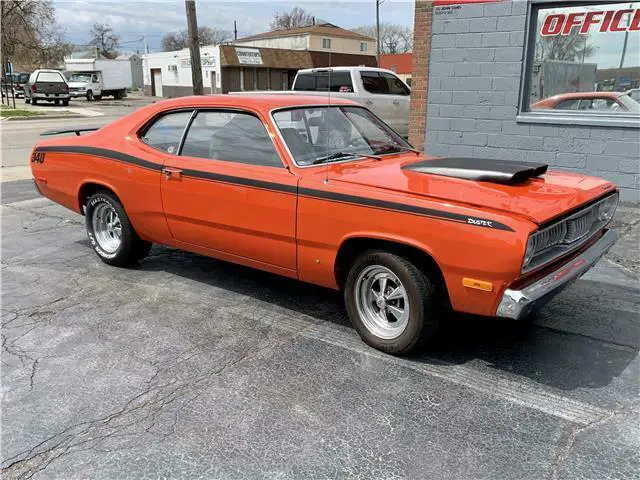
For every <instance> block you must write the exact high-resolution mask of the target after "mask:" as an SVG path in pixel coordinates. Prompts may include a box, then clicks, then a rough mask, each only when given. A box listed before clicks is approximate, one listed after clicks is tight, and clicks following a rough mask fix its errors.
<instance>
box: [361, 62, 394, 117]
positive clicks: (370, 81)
mask: <svg viewBox="0 0 640 480" xmlns="http://www.w3.org/2000/svg"><path fill="white" fill-rule="evenodd" d="M359 73H360V80H361V83H362V88H361V89H360V90H361V93H360V96H361V103H362V104H363V105H364V106H365V107H367V108H368V109H369V110H371V111H372V112H373V113H375V114H376V115H377V116H378V117H380V118H381V119H382V120H384V122H385V123H387V124H388V125H389V126H390V127H391V128H394V129H395V125H396V123H397V122H396V119H395V109H394V105H393V98H391V96H390V95H389V86H388V83H387V81H386V79H385V78H383V77H382V76H381V75H380V72H378V71H376V70H361V71H360V72H359Z"/></svg>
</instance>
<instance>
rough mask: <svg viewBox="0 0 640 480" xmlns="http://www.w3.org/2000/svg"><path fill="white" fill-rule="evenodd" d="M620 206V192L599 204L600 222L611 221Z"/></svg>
mask: <svg viewBox="0 0 640 480" xmlns="http://www.w3.org/2000/svg"><path fill="white" fill-rule="evenodd" d="M617 207H618V194H617V193H616V194H615V195H611V196H610V197H609V198H607V199H606V200H604V201H603V202H601V203H600V205H598V220H599V221H600V222H609V221H610V220H611V219H612V218H613V215H614V214H615V213H616V208H617Z"/></svg>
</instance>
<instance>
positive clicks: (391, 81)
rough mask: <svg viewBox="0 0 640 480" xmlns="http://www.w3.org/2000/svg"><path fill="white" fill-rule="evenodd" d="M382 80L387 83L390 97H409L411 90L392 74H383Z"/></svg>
mask: <svg viewBox="0 0 640 480" xmlns="http://www.w3.org/2000/svg"><path fill="white" fill-rule="evenodd" d="M380 75H381V76H382V78H384V79H385V80H386V81H387V85H388V88H389V94H390V95H409V90H408V89H407V87H406V85H405V84H404V83H402V81H401V80H400V79H399V78H398V77H396V76H395V75H391V74H390V73H381V74H380Z"/></svg>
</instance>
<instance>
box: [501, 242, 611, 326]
mask: <svg viewBox="0 0 640 480" xmlns="http://www.w3.org/2000/svg"><path fill="white" fill-rule="evenodd" d="M617 240H618V232H617V231H616V230H607V231H606V232H605V234H604V235H603V236H602V237H601V238H600V239H599V240H598V241H597V242H596V243H594V244H593V245H591V246H590V247H589V248H587V249H586V250H585V251H584V252H582V253H581V254H580V255H578V256H577V257H575V258H573V259H572V260H570V261H569V262H567V263H565V264H563V265H562V266H560V267H558V269H557V270H554V271H553V272H551V273H549V274H548V275H546V276H544V277H542V278H540V279H539V280H536V281H535V282H533V283H532V284H530V285H527V286H526V287H524V288H523V289H522V290H512V289H509V288H507V289H506V290H505V291H504V293H503V294H502V300H501V301H500V304H499V305H498V308H497V309H496V316H497V317H505V318H512V319H514V320H518V319H520V318H522V317H524V316H526V315H527V314H528V313H529V312H530V311H531V310H533V309H534V308H535V307H539V306H541V305H544V304H545V303H546V302H548V301H549V300H551V299H552V298H553V297H554V296H555V295H556V294H558V293H560V292H561V291H562V289H563V288H565V287H566V286H568V285H569V284H571V283H572V282H573V281H575V280H577V279H578V278H580V277H581V276H582V275H584V274H585V273H586V272H587V270H589V269H590V268H591V267H593V266H594V265H595V264H596V263H597V262H598V260H600V257H602V256H603V255H604V254H605V253H607V252H608V251H609V249H610V248H611V247H612V246H613V244H614V243H616V241H617Z"/></svg>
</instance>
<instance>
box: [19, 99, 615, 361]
mask: <svg viewBox="0 0 640 480" xmlns="http://www.w3.org/2000/svg"><path fill="white" fill-rule="evenodd" d="M85 130H86V129H85ZM89 130H97V129H89ZM74 131H75V132H76V134H77V136H65V137H53V138H47V139H45V140H43V141H41V142H39V143H38V144H37V145H36V146H35V148H34V150H33V153H32V156H31V168H32V172H33V177H34V180H35V183H36V186H37V188H38V189H39V191H40V192H41V193H42V195H44V196H46V197H48V198H50V199H52V200H53V201H55V202H58V203H59V204H61V205H64V206H65V207H67V208H70V209H72V210H74V211H76V212H77V213H79V214H83V215H85V216H86V229H87V233H88V235H89V238H90V240H91V243H92V245H93V248H94V249H95V251H96V253H97V254H98V256H99V257H100V258H101V259H102V260H103V261H104V262H106V263H108V264H110V265H116V266H126V265H131V264H133V263H135V262H137V261H138V260H140V259H142V258H143V257H145V255H147V253H148V252H149V249H150V248H151V244H152V242H155V243H159V244H164V245H169V246H172V247H176V248H180V249H184V250H189V251H192V252H196V253H200V254H203V255H209V256H212V257H216V258H219V259H222V260H226V261H230V262H236V263H239V264H243V265H248V266H251V267H255V268H259V269H263V270H267V271H269V272H273V273H276V274H280V275H285V276H288V277H292V278H297V279H300V280H303V281H306V282H310V283H314V284H317V285H322V286H325V287H329V288H334V289H342V290H343V291H344V298H345V302H346V307H347V310H348V313H349V317H350V318H351V321H352V323H353V325H354V326H355V328H356V329H357V331H358V332H359V334H360V335H361V336H362V338H363V339H364V341H365V342H367V343H368V344H369V345H371V346H373V347H375V348H378V349H380V350H383V351H385V352H389V353H393V354H402V353H405V352H408V351H409V350H411V349H413V348H415V347H417V346H418V345H420V344H422V343H423V342H424V341H426V340H429V339H430V338H432V337H433V335H434V332H435V331H436V328H437V326H438V324H439V323H440V322H441V321H442V319H443V314H444V313H445V312H446V311H447V310H448V309H453V310H455V311H458V312H467V313H472V314H479V315H485V316H499V317H507V318H512V319H519V318H521V317H523V316H525V315H526V314H527V313H528V312H530V311H531V309H532V308H534V307H536V306H538V305H540V304H541V303H543V302H544V301H546V300H547V299H549V298H550V297H551V296H552V295H553V294H555V293H557V292H558V291H560V290H561V289H562V288H563V287H565V286H566V285H568V284H569V283H571V282H572V281H573V280H575V279H577V278H578V277H579V276H580V275H582V274H583V273H584V272H585V271H587V270H588V269H589V268H590V267H591V266H593V265H594V264H595V263H596V262H597V261H598V259H599V258H600V257H601V256H602V255H603V254H604V253H605V252H606V251H607V250H608V249H609V248H610V247H611V246H612V245H613V244H614V243H615V241H616V240H617V236H618V234H617V233H616V231H615V230H612V229H608V228H607V225H608V223H609V222H610V220H611V218H612V217H613V215H614V212H615V209H616V206H617V203H618V192H617V189H616V187H615V186H614V185H613V184H611V183H609V182H607V181H605V180H602V179H599V178H593V177H587V176H583V175H578V174H575V173H565V172H551V171H547V166H546V165H542V164H533V163H525V162H508V161H498V160H481V159H466V158H433V157H426V156H424V155H422V154H421V153H420V152H417V151H415V150H413V149H412V147H411V146H410V145H409V144H408V143H407V142H405V141H404V140H403V139H402V138H401V137H400V136H399V135H398V134H397V133H395V132H394V131H393V130H391V129H390V128H389V127H388V126H387V125H386V124H385V123H384V122H382V121H381V120H379V119H378V118H377V117H376V116H375V115H373V114H372V113H371V112H370V111H369V110H367V109H366V108H363V107H361V106H359V105H357V104H355V103H354V102H351V101H349V100H345V99H332V101H331V103H330V104H329V105H328V104H327V100H326V99H323V98H320V97H317V96H308V97H305V96H284V95H283V96H280V95H264V96H259V95H258V96H245V95H242V96H240V95H238V96H234V95H224V96H208V97H188V98H179V99H175V100H167V101H162V102H158V103H155V104H152V105H149V106H147V107H144V108H141V109H139V110H137V111H136V112H134V113H132V114H130V115H127V116H126V117H123V118H122V119H120V120H117V121H115V122H113V123H111V124H110V125H107V126H105V127H103V128H100V129H99V130H97V131H90V132H88V133H86V132H83V131H82V129H79V130H76V129H71V130H63V131H58V132H47V133H64V132H67V133H69V132H74ZM81 133H85V134H82V135H81Z"/></svg>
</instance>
